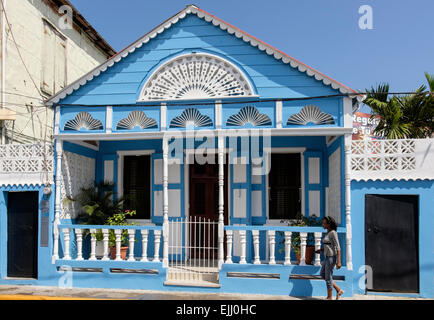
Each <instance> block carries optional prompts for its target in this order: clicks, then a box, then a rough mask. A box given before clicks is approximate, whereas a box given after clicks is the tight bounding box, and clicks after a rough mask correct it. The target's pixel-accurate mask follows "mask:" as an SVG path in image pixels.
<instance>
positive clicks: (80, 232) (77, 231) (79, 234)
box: [74, 229, 83, 260]
mask: <svg viewBox="0 0 434 320" xmlns="http://www.w3.org/2000/svg"><path fill="white" fill-rule="evenodd" d="M74 232H75V238H76V241H77V258H76V260H83V254H82V248H83V230H82V229H75V230H74Z"/></svg>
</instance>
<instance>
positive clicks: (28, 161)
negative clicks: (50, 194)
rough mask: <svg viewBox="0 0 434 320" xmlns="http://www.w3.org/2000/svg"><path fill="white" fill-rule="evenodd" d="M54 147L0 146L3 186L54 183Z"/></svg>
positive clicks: (0, 169)
mask: <svg viewBox="0 0 434 320" xmlns="http://www.w3.org/2000/svg"><path fill="white" fill-rule="evenodd" d="M53 162H54V159H53V146H52V145H49V144H46V145H43V144H5V145H0V178H1V179H0V181H1V184H3V185H6V184H43V183H45V182H47V179H48V182H52V176H53Z"/></svg>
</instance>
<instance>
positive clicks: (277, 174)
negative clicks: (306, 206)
mask: <svg viewBox="0 0 434 320" xmlns="http://www.w3.org/2000/svg"><path fill="white" fill-rule="evenodd" d="M300 170H301V164H300V154H299V153H275V154H272V155H271V167H270V173H269V177H268V179H269V180H268V186H269V199H268V200H269V219H295V218H297V214H298V213H300V212H301V199H300V188H301V175H300Z"/></svg>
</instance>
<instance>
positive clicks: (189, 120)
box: [170, 108, 213, 128]
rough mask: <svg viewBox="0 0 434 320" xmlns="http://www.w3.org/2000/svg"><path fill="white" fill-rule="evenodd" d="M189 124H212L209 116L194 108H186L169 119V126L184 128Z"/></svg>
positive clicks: (208, 125) (198, 125)
mask: <svg viewBox="0 0 434 320" xmlns="http://www.w3.org/2000/svg"><path fill="white" fill-rule="evenodd" d="M190 124H191V125H193V126H195V127H210V126H212V125H213V123H212V120H211V118H210V117H208V116H207V115H203V114H201V113H200V112H199V110H197V109H196V108H188V109H185V110H184V111H183V112H182V113H181V115H179V116H177V117H175V118H173V119H172V121H170V128H186V127H188V126H189V125H190Z"/></svg>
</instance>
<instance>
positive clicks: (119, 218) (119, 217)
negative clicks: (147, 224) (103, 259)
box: [107, 210, 136, 260]
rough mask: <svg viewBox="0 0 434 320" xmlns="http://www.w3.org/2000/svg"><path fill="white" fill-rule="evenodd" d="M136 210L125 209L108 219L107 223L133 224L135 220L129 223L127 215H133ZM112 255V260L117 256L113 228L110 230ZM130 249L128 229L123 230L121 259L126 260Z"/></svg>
mask: <svg viewBox="0 0 434 320" xmlns="http://www.w3.org/2000/svg"><path fill="white" fill-rule="evenodd" d="M135 214H136V211H134V210H133V211H130V210H125V211H123V212H121V213H116V214H114V215H113V216H111V217H109V218H108V219H107V225H110V226H132V225H136V224H135V223H134V222H131V223H128V222H127V217H132V216H134V215H135ZM109 246H110V257H111V259H112V260H114V259H115V258H116V235H115V232H114V230H113V229H110V232H109ZM127 250H128V231H127V230H122V233H121V259H122V260H125V258H126V257H127Z"/></svg>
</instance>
